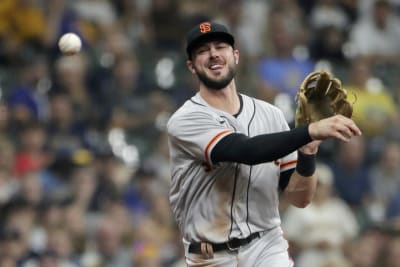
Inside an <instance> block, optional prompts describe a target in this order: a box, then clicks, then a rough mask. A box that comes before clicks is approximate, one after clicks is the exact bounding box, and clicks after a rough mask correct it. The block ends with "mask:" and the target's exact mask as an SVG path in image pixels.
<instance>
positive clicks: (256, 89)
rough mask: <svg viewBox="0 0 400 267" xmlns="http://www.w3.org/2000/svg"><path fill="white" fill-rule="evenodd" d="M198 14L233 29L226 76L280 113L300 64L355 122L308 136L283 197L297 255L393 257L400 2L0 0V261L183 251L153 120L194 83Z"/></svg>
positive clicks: (71, 263) (59, 261)
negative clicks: (301, 172) (340, 97)
mask: <svg viewBox="0 0 400 267" xmlns="http://www.w3.org/2000/svg"><path fill="white" fill-rule="evenodd" d="M211 19H212V20H217V21H220V22H222V23H224V24H226V25H227V26H229V28H230V29H231V30H232V32H233V33H234V34H235V36H236V46H237V48H238V49H239V50H240V52H241V54H240V64H239V70H238V74H237V79H236V80H237V83H238V85H239V91H240V92H243V93H246V94H249V95H252V96H255V97H258V98H261V99H264V100H265V101H268V102H270V103H273V104H275V105H277V106H278V107H280V108H281V109H282V110H283V111H284V113H285V116H286V118H287V120H288V122H289V123H290V124H291V125H293V115H294V108H295V105H296V102H295V94H296V91H297V88H298V86H299V84H300V83H301V81H302V80H303V79H304V77H305V76H306V75H307V74H308V73H309V72H310V71H313V70H315V69H327V70H329V71H331V72H332V73H333V74H334V75H335V76H337V77H338V78H339V79H341V81H342V83H343V86H344V87H345V88H346V89H347V91H348V93H349V98H350V99H351V101H352V102H353V103H354V117H353V118H354V120H355V121H356V122H357V124H358V125H359V126H360V128H361V129H362V131H363V133H364V134H363V136H362V137H360V138H357V139H354V140H352V141H351V142H349V143H338V142H334V141H326V142H324V143H323V144H322V146H321V147H320V151H319V157H318V159H319V162H318V168H317V176H318V179H319V180H318V181H319V182H318V192H317V194H316V196H315V199H314V200H313V202H312V204H311V205H310V206H309V207H307V208H305V209H297V208H294V207H290V206H288V205H287V204H286V201H285V199H284V198H283V197H282V201H281V204H282V205H281V207H280V208H281V215H282V227H283V230H284V232H285V235H286V237H287V239H288V241H289V242H290V253H291V255H292V257H293V258H294V259H295V261H296V263H297V265H296V266H298V267H303V266H308V267H336V266H338V267H399V266H400V224H399V219H400V118H399V110H398V106H399V102H400V75H398V73H399V71H400V61H399V59H400V1H398V0H390V1H389V0H358V1H356V0H353V1H352V0H306V1H304V0H202V1H185V0H1V1H0V267H6V266H7V267H13V266H18V267H31V266H32V267H53V266H54V267H55V266H60V267H129V266H132V267H181V266H185V264H184V261H183V253H184V251H183V248H182V246H181V237H180V235H179V231H178V229H177V228H176V225H175V222H174V221H173V219H172V218H171V214H170V210H169V206H168V190H169V188H168V187H169V159H168V148H167V140H166V136H165V132H164V129H165V124H166V121H167V120H168V118H169V116H170V114H171V113H172V112H173V111H174V110H175V109H176V108H177V107H178V106H179V105H181V104H182V103H183V102H184V101H185V100H186V99H187V98H189V97H190V96H192V95H193V94H194V93H195V92H196V90H197V84H196V81H195V79H193V77H191V75H190V74H189V72H188V71H187V70H186V67H185V61H186V54H185V52H184V51H185V50H184V34H185V32H186V31H187V30H188V29H190V28H191V27H192V26H193V25H194V24H195V23H198V22H202V21H206V20H211ZM67 32H74V33H76V34H78V35H79V36H80V37H81V38H82V40H83V49H82V51H81V52H80V53H79V54H77V55H74V56H64V55H62V54H60V52H59V50H58V47H57V41H58V39H59V38H60V36H61V35H62V34H64V33H67Z"/></svg>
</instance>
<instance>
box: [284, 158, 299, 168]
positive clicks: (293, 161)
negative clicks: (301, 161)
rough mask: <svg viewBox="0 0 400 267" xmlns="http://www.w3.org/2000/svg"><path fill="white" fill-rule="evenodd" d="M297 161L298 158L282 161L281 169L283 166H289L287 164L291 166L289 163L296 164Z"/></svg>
mask: <svg viewBox="0 0 400 267" xmlns="http://www.w3.org/2000/svg"><path fill="white" fill-rule="evenodd" d="M295 163H297V160H296V159H295V160H291V161H288V162H285V163H282V165H281V169H283V168H285V167H287V166H289V165H292V164H295Z"/></svg>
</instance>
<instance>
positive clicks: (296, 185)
mask: <svg viewBox="0 0 400 267" xmlns="http://www.w3.org/2000/svg"><path fill="white" fill-rule="evenodd" d="M319 144H320V141H313V142H311V143H309V144H307V145H305V146H303V147H301V148H300V149H299V150H298V159H297V166H296V169H295V170H294V171H292V173H291V176H290V179H289V182H288V184H287V186H286V188H285V190H284V194H285V195H286V198H287V199H288V201H289V203H290V204H292V205H294V206H296V207H298V208H305V207H306V206H307V205H308V204H310V202H311V200H312V198H313V197H314V193H315V190H316V187H317V178H316V177H315V175H314V172H315V155H316V153H317V151H318V146H319Z"/></svg>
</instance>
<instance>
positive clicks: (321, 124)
mask: <svg viewBox="0 0 400 267" xmlns="http://www.w3.org/2000/svg"><path fill="white" fill-rule="evenodd" d="M308 131H309V133H310V136H311V138H312V139H313V140H325V139H329V138H335V139H338V140H341V141H344V142H348V141H350V139H351V138H352V137H354V136H360V135H361V131H360V129H359V128H358V127H357V125H356V124H355V123H354V121H353V120H352V119H349V118H347V117H345V116H342V115H335V116H332V117H329V118H326V119H322V120H319V121H315V122H312V123H310V124H309V126H308Z"/></svg>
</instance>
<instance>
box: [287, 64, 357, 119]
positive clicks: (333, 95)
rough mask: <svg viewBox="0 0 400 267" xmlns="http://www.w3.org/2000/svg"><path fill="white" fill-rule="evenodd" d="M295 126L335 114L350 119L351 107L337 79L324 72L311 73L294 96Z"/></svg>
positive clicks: (345, 92)
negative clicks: (295, 102) (295, 106)
mask: <svg viewBox="0 0 400 267" xmlns="http://www.w3.org/2000/svg"><path fill="white" fill-rule="evenodd" d="M296 100H297V108H296V118H295V125H296V126H301V125H306V124H309V123H311V122H314V121H318V120H321V119H324V118H327V117H330V116H333V115H336V114H342V115H343V116H346V117H348V118H351V115H352V113H353V106H352V104H351V103H350V102H349V101H348V99H347V91H346V90H345V89H344V88H342V83H341V81H340V80H339V79H337V78H334V77H333V76H332V75H331V74H330V73H328V72H326V71H314V72H311V73H310V74H309V75H308V76H307V77H306V78H305V79H304V80H303V82H302V84H301V86H300V89H299V91H298V92H297V96H296Z"/></svg>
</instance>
